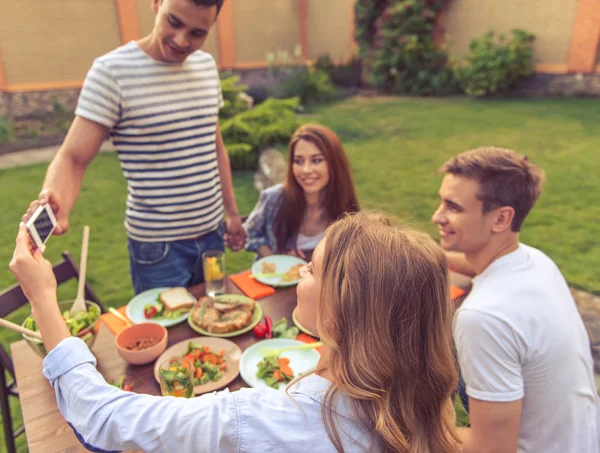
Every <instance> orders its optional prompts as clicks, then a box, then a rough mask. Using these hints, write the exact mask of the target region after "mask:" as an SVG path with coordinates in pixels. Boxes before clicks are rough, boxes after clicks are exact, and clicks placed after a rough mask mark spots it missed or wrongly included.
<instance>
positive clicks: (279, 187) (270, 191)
mask: <svg viewBox="0 0 600 453" xmlns="http://www.w3.org/2000/svg"><path fill="white" fill-rule="evenodd" d="M282 193H283V184H275V185H274V186H271V187H267V188H266V189H263V191H262V192H261V194H264V195H266V196H268V197H276V196H279V195H281V194H282Z"/></svg>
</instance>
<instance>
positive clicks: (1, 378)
mask: <svg viewBox="0 0 600 453" xmlns="http://www.w3.org/2000/svg"><path fill="white" fill-rule="evenodd" d="M62 256H63V258H64V259H63V260H62V261H61V262H59V263H57V264H55V265H54V266H52V269H53V271H54V276H55V277H56V282H57V283H58V284H59V285H60V284H61V283H64V282H66V281H68V280H70V279H72V278H76V279H79V268H78V267H77V265H76V264H75V262H74V261H73V258H72V257H71V255H70V254H69V252H68V251H65V252H63V254H62ZM85 298H86V300H89V301H92V302H95V303H97V304H98V305H99V306H100V310H101V311H102V313H106V309H105V308H104V305H102V302H100V299H98V296H96V293H94V290H93V289H92V287H91V286H90V285H89V283H87V282H86V284H85ZM27 303H28V301H27V298H26V297H25V294H23V291H22V290H21V287H20V286H19V285H18V284H17V285H13V286H11V287H10V288H8V289H5V290H4V291H2V292H0V317H2V318H4V317H5V316H7V315H9V314H10V313H12V312H13V311H15V310H16V309H18V308H20V307H22V306H23V305H25V304H27ZM7 373H8V375H9V376H10V379H9V380H8V381H7V379H6V374H7ZM9 397H15V398H18V397H19V392H18V388H17V381H16V377H15V369H14V366H13V362H12V359H11V358H10V356H9V355H8V352H7V351H6V350H5V349H4V347H3V346H2V345H0V408H1V409H2V422H3V425H4V439H5V442H6V448H7V452H8V453H16V447H15V439H16V438H17V437H18V436H20V435H21V434H23V433H24V432H25V427H24V426H21V427H19V428H18V429H16V430H15V431H13V424H12V418H11V416H10V405H9Z"/></svg>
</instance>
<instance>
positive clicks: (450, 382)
mask: <svg viewBox="0 0 600 453" xmlns="http://www.w3.org/2000/svg"><path fill="white" fill-rule="evenodd" d="M447 278H448V269H447V263H446V258H445V256H444V253H443V252H442V250H441V248H439V247H438V245H437V244H435V243H434V241H433V240H432V239H431V238H430V237H429V236H427V235H425V234H424V233H421V232H418V231H415V230H412V229H409V228H407V227H404V226H401V225H394V224H393V222H392V220H391V219H389V218H388V217H385V216H383V215H379V214H373V213H358V214H355V215H347V216H345V217H343V218H342V219H341V220H339V221H337V222H334V223H333V224H332V225H331V226H330V227H329V229H328V230H327V235H326V243H325V250H324V258H323V273H322V287H321V294H320V298H319V308H318V315H317V329H318V333H319V335H320V336H321V339H322V340H323V341H324V342H325V344H326V345H327V346H329V349H330V354H329V360H328V364H327V368H328V370H329V371H330V372H331V373H332V374H333V376H334V377H335V380H334V382H335V383H334V384H333V385H332V386H331V387H330V388H329V390H328V391H327V393H326V395H325V404H324V405H323V410H322V414H323V421H324V423H325V428H326V430H327V433H328V435H329V438H330V439H331V441H332V442H333V444H334V446H335V447H336V449H337V450H338V451H339V452H343V451H344V449H343V445H342V440H341V437H340V435H339V433H338V430H337V428H336V422H335V419H334V412H333V411H332V409H331V407H332V403H333V398H334V396H335V395H336V394H337V393H341V394H343V395H346V396H347V397H349V398H350V400H351V401H352V402H353V403H352V404H353V407H354V411H355V413H356V415H357V417H358V418H359V420H361V422H362V423H364V425H365V427H366V428H367V429H368V430H370V431H372V432H373V433H375V437H376V439H375V440H376V441H377V443H378V444H379V445H381V446H382V447H383V451H385V452H406V453H442V452H443V453H452V452H457V451H459V448H458V444H459V441H458V437H457V435H456V430H455V413H454V408H453V405H452V402H451V395H452V392H453V390H454V389H456V386H457V380H458V373H457V366H456V361H455V358H454V353H453V343H452V338H451V322H452V309H451V305H450V299H449V293H448V284H447ZM324 317H325V318H326V319H327V326H326V327H325V326H324V325H323V318H324ZM318 371H319V370H317V372H318Z"/></svg>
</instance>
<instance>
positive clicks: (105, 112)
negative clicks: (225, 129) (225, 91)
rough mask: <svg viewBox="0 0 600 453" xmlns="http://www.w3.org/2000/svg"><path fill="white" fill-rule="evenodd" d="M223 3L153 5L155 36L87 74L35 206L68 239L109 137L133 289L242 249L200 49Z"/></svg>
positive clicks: (199, 276) (194, 272) (178, 278)
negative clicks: (207, 255) (117, 168)
mask: <svg viewBox="0 0 600 453" xmlns="http://www.w3.org/2000/svg"><path fill="white" fill-rule="evenodd" d="M223 1H224V0H152V9H153V11H154V12H155V14H156V20H155V25H154V29H153V30H152V33H151V34H150V35H148V36H146V37H145V38H142V39H140V40H139V41H137V42H134V41H131V42H129V43H128V44H125V45H124V46H121V47H119V48H118V49H115V50H113V51H111V52H109V53H108V54H106V55H103V56H102V57H100V58H97V59H96V60H95V62H94V64H93V66H92V68H91V69H90V71H89V73H88V75H87V77H86V80H85V83H84V85H83V88H82V90H81V94H80V98H79V103H78V105H77V109H76V111H75V115H76V117H75V120H74V121H73V124H72V125H71V128H70V130H69V133H68V134H67V137H66V139H65V141H64V143H63V145H62V147H61V149H60V150H59V152H58V154H57V155H56V157H55V158H54V160H53V161H52V163H51V164H50V167H49V168H48V172H47V175H46V179H45V181H44V185H43V189H42V192H41V193H40V197H39V200H36V201H34V202H33V203H32V205H31V206H30V209H29V211H28V212H27V214H25V216H24V220H26V219H27V218H28V217H29V216H30V215H31V213H32V212H33V210H34V209H35V208H36V207H37V205H38V204H39V203H42V204H44V203H50V205H51V207H52V209H53V210H54V212H55V214H56V216H57V219H58V222H59V225H58V227H57V229H56V231H55V233H57V234H61V233H64V232H65V231H66V230H67V229H68V227H69V214H70V212H71V209H72V208H73V205H74V204H75V201H76V199H77V196H78V194H79V190H80V188H81V184H82V180H83V175H84V173H85V170H86V168H87V166H88V165H89V163H90V162H91V161H92V159H93V158H94V157H95V155H96V154H97V153H98V150H99V149H100V145H101V144H102V142H103V141H104V140H105V138H106V137H107V135H109V134H110V136H111V138H112V141H113V144H114V145H115V147H116V148H117V153H118V157H119V160H120V163H121V168H122V170H123V175H124V176H125V178H126V180H127V206H126V215H125V228H126V230H127V235H128V237H129V244H128V247H129V255H130V271H131V278H132V281H133V286H134V289H135V292H136V293H139V292H141V291H145V290H147V289H151V288H155V287H171V286H190V285H193V284H197V283H200V282H202V281H203V272H202V257H201V255H202V252H204V251H205V250H208V249H221V250H223V249H224V236H225V231H224V230H225V225H224V224H223V214H225V217H226V221H225V223H226V231H227V234H228V235H229V239H228V242H229V246H230V247H231V248H232V249H233V250H239V249H240V248H241V247H242V246H243V244H244V240H245V233H244V229H243V227H242V222H241V220H240V216H239V213H238V210H237V205H236V201H235V195H234V192H233V184H232V177H231V169H230V165H229V157H228V155H227V151H226V149H225V146H224V144H223V139H222V136H221V132H220V129H219V123H218V113H219V109H220V108H221V107H222V105H223V98H222V94H221V86H220V81H219V74H218V71H217V67H216V64H215V60H214V59H213V57H212V56H211V55H210V54H208V53H205V52H202V51H201V50H199V49H200V48H201V47H202V45H203V44H204V42H205V40H206V38H207V36H208V32H209V30H210V29H211V27H212V26H213V24H214V23H215V21H216V18H217V15H218V12H219V10H220V8H221V5H222V3H223Z"/></svg>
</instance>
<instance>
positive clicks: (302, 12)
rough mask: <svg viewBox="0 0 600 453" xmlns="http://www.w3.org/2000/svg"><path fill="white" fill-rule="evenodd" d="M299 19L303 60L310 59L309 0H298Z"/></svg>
mask: <svg viewBox="0 0 600 453" xmlns="http://www.w3.org/2000/svg"><path fill="white" fill-rule="evenodd" d="M298 18H299V20H300V46H302V60H303V61H306V60H307V59H308V52H307V46H308V6H307V0H298Z"/></svg>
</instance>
